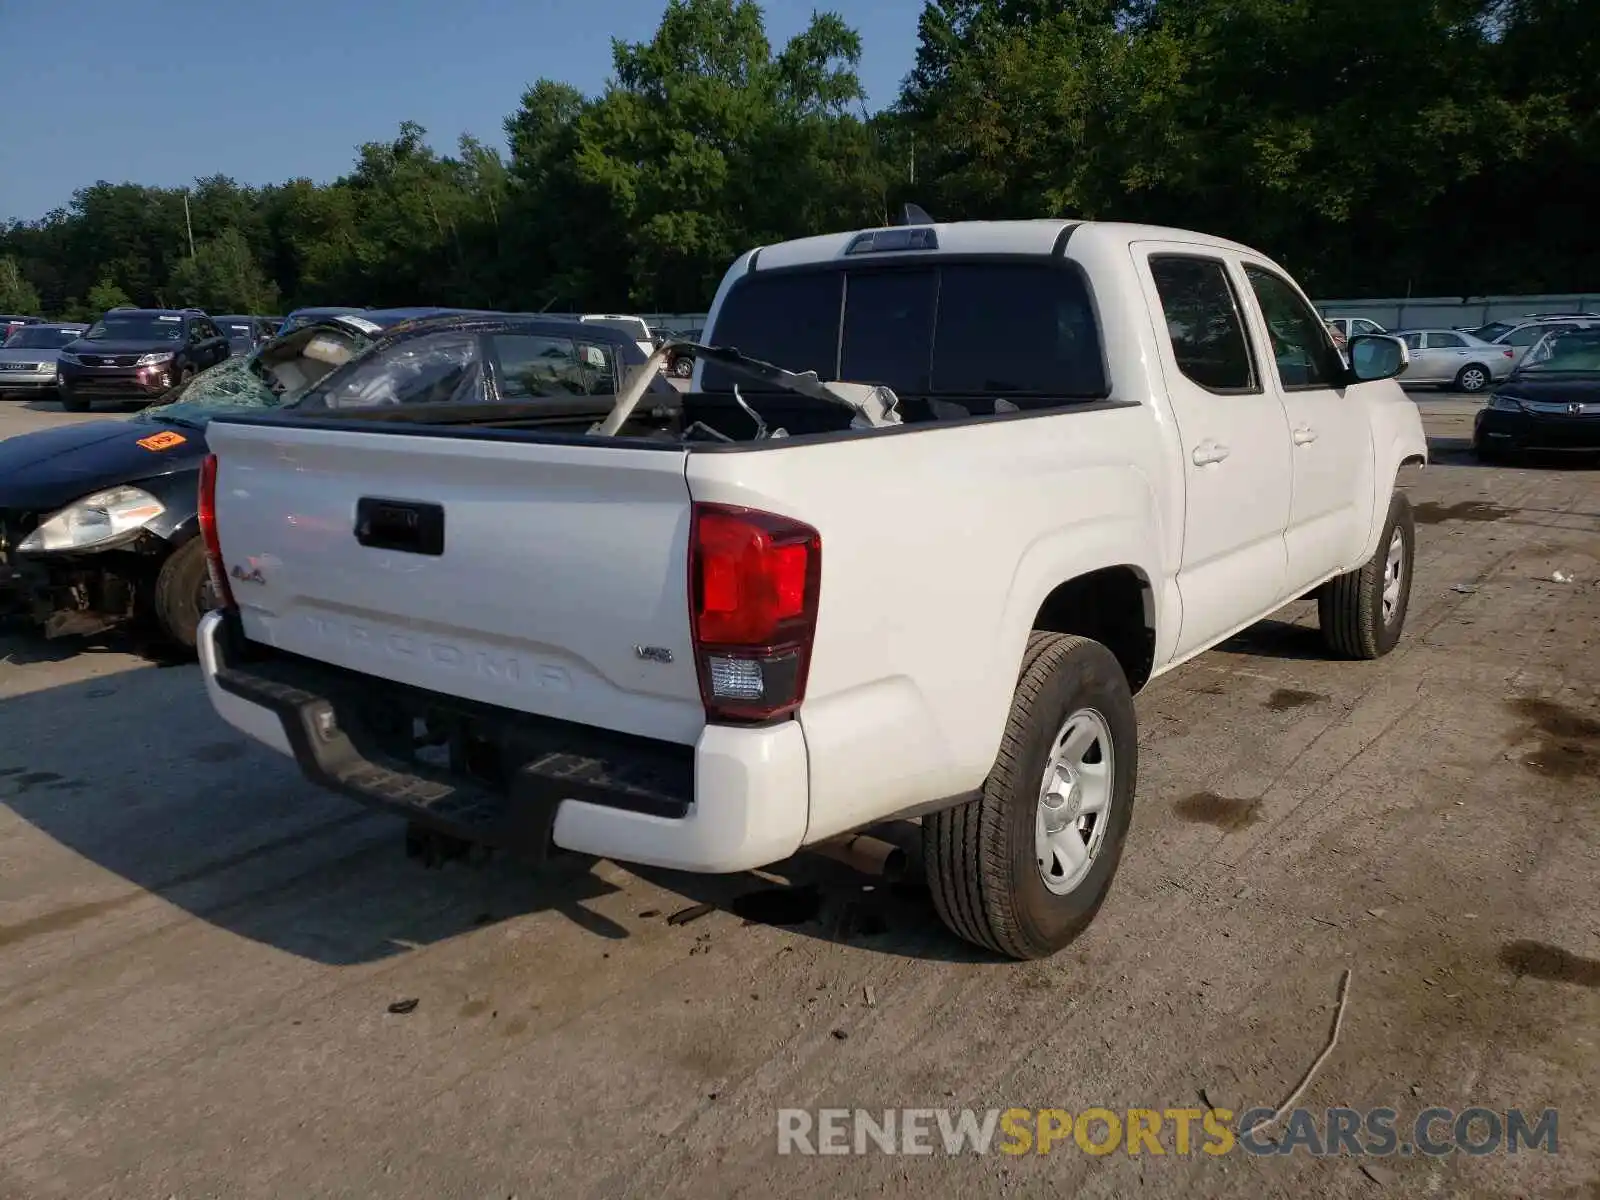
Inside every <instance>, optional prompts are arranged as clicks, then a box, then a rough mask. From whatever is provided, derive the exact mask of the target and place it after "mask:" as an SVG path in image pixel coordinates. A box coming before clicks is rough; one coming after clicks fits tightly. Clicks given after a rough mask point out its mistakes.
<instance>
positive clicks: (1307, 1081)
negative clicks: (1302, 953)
mask: <svg viewBox="0 0 1600 1200" xmlns="http://www.w3.org/2000/svg"><path fill="white" fill-rule="evenodd" d="M1350 975H1351V971H1350V968H1349V967H1346V968H1345V969H1344V974H1343V975H1342V976H1340V978H1339V1011H1338V1012H1336V1013H1334V1015H1333V1032H1332V1033H1330V1034H1329V1035H1328V1044H1327V1045H1326V1046H1324V1047H1323V1048H1322V1053H1321V1054H1319V1055H1317V1057H1316V1060H1315V1061H1314V1062H1312V1064H1311V1066H1310V1068H1309V1069H1308V1070H1307V1071H1306V1073H1305V1074H1304V1075H1303V1076H1301V1077H1300V1082H1299V1083H1297V1084H1296V1085H1295V1089H1294V1091H1292V1092H1290V1093H1289V1098H1288V1099H1287V1100H1285V1101H1284V1102H1283V1103H1282V1104H1280V1105H1278V1107H1277V1108H1276V1109H1275V1110H1274V1111H1273V1113H1272V1115H1271V1116H1270V1117H1267V1118H1266V1119H1265V1120H1262V1121H1257V1122H1255V1124H1253V1125H1251V1126H1250V1128H1249V1129H1241V1130H1240V1131H1239V1135H1240V1136H1241V1137H1243V1136H1244V1135H1245V1134H1247V1133H1250V1134H1259V1133H1263V1132H1265V1131H1266V1130H1268V1129H1271V1128H1272V1127H1273V1126H1274V1125H1276V1124H1277V1123H1278V1122H1279V1121H1281V1120H1283V1118H1284V1117H1285V1116H1287V1115H1288V1113H1289V1110H1290V1109H1292V1108H1293V1107H1294V1106H1295V1103H1296V1102H1297V1101H1298V1100H1299V1099H1300V1097H1301V1096H1303V1095H1304V1094H1305V1090H1306V1088H1308V1087H1310V1086H1311V1080H1312V1079H1313V1078H1314V1077H1315V1075H1316V1073H1317V1072H1318V1071H1320V1070H1321V1069H1322V1064H1323V1063H1325V1062H1327V1061H1328V1055H1330V1054H1332V1053H1333V1048H1334V1047H1335V1046H1337V1045H1338V1044H1339V1030H1340V1029H1342V1028H1343V1027H1344V1007H1345V1002H1346V1001H1347V1000H1349V999H1350Z"/></svg>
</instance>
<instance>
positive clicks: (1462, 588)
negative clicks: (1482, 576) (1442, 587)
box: [1450, 583, 1478, 596]
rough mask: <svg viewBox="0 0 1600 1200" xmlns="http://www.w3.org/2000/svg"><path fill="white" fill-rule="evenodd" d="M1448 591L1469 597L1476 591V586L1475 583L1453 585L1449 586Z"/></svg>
mask: <svg viewBox="0 0 1600 1200" xmlns="http://www.w3.org/2000/svg"><path fill="white" fill-rule="evenodd" d="M1450 590H1451V591H1452V592H1460V593H1461V594H1462V595H1463V596H1470V595H1472V593H1473V592H1475V591H1477V590H1478V585H1477V584H1475V583H1453V584H1451V585H1450Z"/></svg>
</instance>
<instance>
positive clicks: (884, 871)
mask: <svg viewBox="0 0 1600 1200" xmlns="http://www.w3.org/2000/svg"><path fill="white" fill-rule="evenodd" d="M806 849H807V850H811V851H813V852H815V853H817V854H821V855H824V856H825V857H827V858H831V859H833V860H834V861H835V862H841V863H844V864H845V866H847V867H854V868H855V869H856V870H858V871H860V872H861V873H862V874H864V875H881V876H882V877H883V878H884V879H885V880H886V881H887V882H889V883H898V882H899V881H900V880H902V879H904V878H905V875H906V866H907V858H906V852H905V851H904V850H902V849H901V848H900V847H899V846H896V845H895V844H894V843H893V842H886V841H884V840H882V839H881V838H875V837H870V836H868V835H867V834H864V833H851V834H846V835H845V836H844V837H838V838H829V839H828V840H827V841H823V842H818V843H817V844H816V845H814V846H807V847H806Z"/></svg>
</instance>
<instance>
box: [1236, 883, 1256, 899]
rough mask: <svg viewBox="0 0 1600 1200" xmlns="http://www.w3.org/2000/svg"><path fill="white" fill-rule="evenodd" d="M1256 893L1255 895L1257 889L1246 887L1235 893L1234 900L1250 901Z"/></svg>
mask: <svg viewBox="0 0 1600 1200" xmlns="http://www.w3.org/2000/svg"><path fill="white" fill-rule="evenodd" d="M1254 893H1255V889H1254V888H1252V887H1249V886H1246V887H1242V888H1240V889H1239V890H1238V891H1237V892H1235V893H1234V894H1233V898H1234V899H1235V900H1248V899H1250V897H1251V896H1252V895H1253V894H1254Z"/></svg>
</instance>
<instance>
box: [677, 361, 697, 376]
mask: <svg viewBox="0 0 1600 1200" xmlns="http://www.w3.org/2000/svg"><path fill="white" fill-rule="evenodd" d="M672 373H673V375H675V376H676V377H677V378H679V379H687V378H689V376H691V375H693V374H694V359H692V358H679V359H675V360H674V361H673V364H672Z"/></svg>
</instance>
